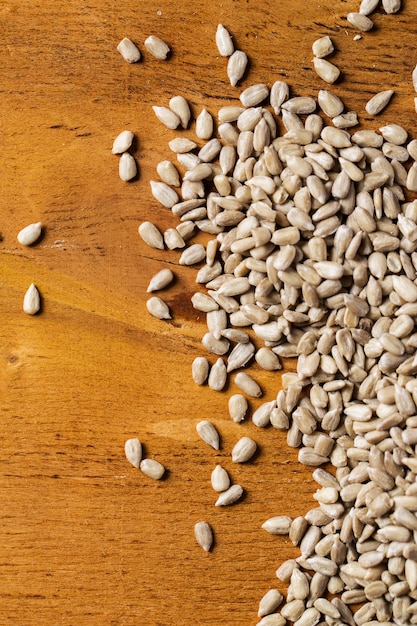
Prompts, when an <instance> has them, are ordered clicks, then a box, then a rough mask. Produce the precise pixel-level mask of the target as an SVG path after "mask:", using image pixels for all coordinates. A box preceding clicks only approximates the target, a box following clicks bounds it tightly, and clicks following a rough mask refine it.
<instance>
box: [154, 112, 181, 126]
mask: <svg viewBox="0 0 417 626" xmlns="http://www.w3.org/2000/svg"><path fill="white" fill-rule="evenodd" d="M152 109H153V112H154V113H155V115H156V117H157V118H158V120H159V121H160V122H162V124H164V126H166V127H167V128H170V129H171V130H175V129H176V128H178V126H179V125H180V124H181V120H180V118H179V116H178V115H177V114H176V113H174V111H172V110H171V109H169V108H168V107H161V106H153V107H152Z"/></svg>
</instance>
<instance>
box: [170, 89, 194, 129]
mask: <svg viewBox="0 0 417 626" xmlns="http://www.w3.org/2000/svg"><path fill="white" fill-rule="evenodd" d="M169 108H170V109H171V111H174V113H176V114H177V115H178V117H179V118H180V120H181V126H182V128H188V124H189V122H190V119H191V111H190V106H189V104H188V102H187V100H186V99H185V98H184V97H183V96H173V97H172V98H171V99H170V101H169Z"/></svg>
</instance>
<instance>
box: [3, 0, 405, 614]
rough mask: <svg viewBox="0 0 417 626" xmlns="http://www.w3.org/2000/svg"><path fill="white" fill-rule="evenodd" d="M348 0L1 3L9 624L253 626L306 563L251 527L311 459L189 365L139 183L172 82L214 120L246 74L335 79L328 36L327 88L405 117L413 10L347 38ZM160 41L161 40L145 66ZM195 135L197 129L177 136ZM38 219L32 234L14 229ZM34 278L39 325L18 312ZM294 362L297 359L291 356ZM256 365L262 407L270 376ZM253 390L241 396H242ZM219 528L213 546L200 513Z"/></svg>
mask: <svg viewBox="0 0 417 626" xmlns="http://www.w3.org/2000/svg"><path fill="white" fill-rule="evenodd" d="M358 5H359V2H353V1H351V0H349V1H343V2H336V3H335V2H334V1H333V0H322V2H320V3H316V2H303V1H302V0H293V1H291V2H290V1H288V0H287V1H286V2H281V3H275V2H268V1H267V0H258V1H257V2H248V1H244V0H223V1H222V2H209V1H208V0H206V1H204V0H193V2H191V1H190V0H182V2H175V1H174V0H160V2H144V1H142V2H133V1H132V0H120V1H119V2H113V1H110V0H91V1H90V2H88V3H83V2H77V1H76V0H65V1H64V0H33V1H32V2H18V1H17V0H4V2H3V3H2V5H1V7H0V16H1V24H2V29H1V37H0V49H1V66H2V70H1V94H0V109H1V116H0V125H1V126H0V153H1V168H0V177H1V201H0V202H1V222H0V231H1V237H2V241H1V244H0V252H1V259H2V263H1V279H0V282H1V293H0V302H1V306H0V314H1V317H0V333H1V342H0V351H1V363H2V365H1V374H0V376H1V378H0V384H1V430H0V442H1V444H0V450H1V451H0V457H1V481H0V498H1V503H2V504H1V523H0V573H1V583H0V598H1V600H0V615H1V618H0V622H1V623H2V624H14V625H18V626H25V625H28V624H37V625H39V626H41V625H42V626H51V625H55V624H59V625H60V626H66V625H70V624H71V625H72V624H74V623H77V624H79V625H81V624H88V625H93V624H94V625H100V626H101V625H122V624H123V625H124V626H130V625H132V626H133V625H137V624H147V625H148V626H158V625H162V624H174V625H177V624H178V625H179V624H181V625H182V626H191V625H193V624H199V625H200V626H213V624H225V625H227V626H234V625H237V624H255V623H256V622H257V619H258V618H257V606H258V602H259V599H260V597H261V596H262V595H263V593H264V592H265V591H266V590H267V589H269V588H271V587H273V586H276V585H277V584H278V586H279V588H280V589H282V586H281V584H280V583H278V581H277V579H276V577H275V570H276V568H277V567H278V566H279V564H280V563H281V562H282V561H283V560H285V559H287V558H290V557H295V556H297V555H298V551H297V549H296V548H294V547H293V546H292V545H291V543H290V541H289V539H288V538H278V537H273V536H271V535H268V534H267V533H266V532H265V531H263V530H261V528H260V527H261V524H262V523H263V522H264V521H265V519H267V518H268V517H271V516H273V515H277V514H288V515H291V516H297V515H300V514H303V513H305V512H306V511H307V510H308V509H309V508H311V507H312V506H313V505H314V499H313V492H314V490H315V488H316V486H315V484H314V482H313V480H312V479H311V471H310V469H308V468H303V467H302V466H300V465H299V464H298V463H297V451H296V450H292V449H289V448H288V447H287V444H286V437H285V434H283V433H280V432H278V431H276V430H274V429H272V428H268V429H265V430H260V429H257V428H256V427H255V426H254V425H253V424H252V423H251V421H250V419H249V420H247V421H246V422H245V423H244V424H240V425H236V424H234V423H233V422H232V421H231V419H230V418H229V416H228V412H227V399H228V395H230V393H231V392H232V391H233V392H235V391H236V388H235V386H234V385H233V384H232V385H230V386H229V388H228V389H227V390H226V392H224V393H216V392H214V391H210V390H209V389H208V388H206V387H202V388H199V387H197V386H196V385H195V384H194V382H193V381H192V379H191V372H190V368H191V363H192V361H193V359H194V358H195V357H196V356H201V355H205V354H206V351H205V349H204V348H203V347H202V345H201V343H200V342H201V337H202V335H203V333H204V332H205V322H204V315H202V314H199V313H198V312H197V311H195V310H194V309H193V308H192V306H191V303H190V297H191V295H192V293H193V292H194V291H195V289H196V285H195V282H194V279H195V270H194V269H193V268H186V267H183V266H179V265H178V258H179V254H178V253H177V252H169V251H157V250H153V249H151V248H149V247H147V246H146V245H145V244H144V243H143V242H142V241H141V240H140V239H139V237H138V234H137V228H138V225H139V223H140V222H142V221H144V220H151V221H154V222H155V223H156V224H158V225H159V226H160V227H161V228H163V229H165V228H168V227H170V226H175V225H176V224H177V221H176V218H174V216H172V214H171V213H170V211H169V209H164V208H162V207H160V206H158V204H157V203H156V202H155V200H154V199H153V198H152V196H151V193H150V186H149V181H150V180H151V179H154V178H155V177H156V173H155V168H156V165H157V163H158V162H159V161H161V160H163V159H166V158H171V157H172V153H170V151H169V149H168V147H167V142H168V141H169V140H170V139H172V138H173V137H174V136H175V134H176V133H175V132H174V131H169V130H167V129H165V128H164V127H163V126H162V125H161V124H160V123H158V122H157V120H156V118H155V117H154V115H153V113H152V110H151V106H152V105H161V104H162V105H166V104H167V103H168V100H169V98H170V97H171V96H173V95H178V94H180V95H183V96H184V97H185V98H186V99H187V100H188V101H189V102H190V104H191V107H192V110H193V114H194V115H197V114H198V113H199V112H200V111H201V109H202V107H203V106H204V107H206V108H207V109H208V110H209V111H210V112H212V113H213V114H215V113H216V111H217V110H218V108H219V107H220V106H223V105H225V104H230V103H234V102H236V100H237V98H238V96H239V93H240V89H241V88H243V87H246V86H249V85H250V84H252V83H255V82H266V83H268V84H269V85H270V84H272V82H273V81H274V80H277V79H282V80H286V81H288V83H289V84H290V85H291V86H292V93H293V94H294V95H311V96H316V94H317V91H318V89H321V88H325V87H326V85H325V84H324V83H323V82H322V81H320V79H318V78H317V76H316V75H315V73H314V71H313V70H312V53H311V44H312V42H313V41H314V40H315V39H316V38H318V37H319V36H321V35H325V34H328V35H330V36H331V37H332V39H333V41H334V43H335V46H336V52H335V54H334V55H333V60H334V62H335V63H336V64H337V65H338V66H339V67H340V68H341V70H342V73H343V80H341V81H340V83H338V84H337V85H335V86H334V87H333V90H334V92H335V93H336V94H338V95H339V96H341V97H342V98H343V100H344V101H345V103H346V107H347V109H348V110H356V111H357V112H358V114H359V115H360V117H361V119H362V121H363V122H364V124H365V126H366V127H369V128H378V127H380V126H381V125H383V124H384V123H387V122H398V123H400V124H403V125H404V126H405V127H406V128H407V129H411V131H412V130H413V128H414V126H415V121H416V113H415V109H414V102H413V97H414V95H415V94H414V93H413V88H412V83H411V71H412V69H413V67H414V65H415V63H416V61H417V46H416V43H415V41H414V40H413V36H414V35H413V33H414V31H415V29H416V24H417V7H416V5H415V3H413V2H411V1H410V0H408V1H404V10H403V11H402V12H401V13H400V14H398V15H385V14H384V13H383V12H382V11H381V12H378V13H377V14H376V15H375V18H374V19H375V25H376V27H375V30H374V31H373V32H371V33H368V34H364V36H363V38H362V39H361V40H360V41H354V40H353V36H354V32H353V31H352V29H351V28H349V27H348V26H347V22H346V17H345V16H346V15H347V13H348V12H349V11H352V10H357V7H358ZM219 22H221V23H223V24H224V25H225V26H227V27H228V28H229V29H230V31H231V32H232V33H233V35H234V38H235V42H236V45H237V46H238V47H239V48H241V49H243V50H244V51H246V52H247V54H248V55H249V57H250V70H249V72H248V73H247V76H246V77H245V79H244V80H243V81H242V83H241V87H240V88H234V87H231V86H230V84H229V83H228V80H227V77H226V71H225V69H226V61H225V59H224V58H221V57H220V56H219V55H218V53H217V49H216V47H215V44H214V35H215V30H216V27H217V24H218V23H219ZM150 34H157V35H159V36H161V37H162V38H163V39H165V40H166V41H167V42H168V43H169V45H170V47H171V48H172V51H173V52H172V57H171V58H170V60H169V61H167V62H162V61H158V60H156V59H154V58H152V57H151V56H150V55H149V53H147V52H146V51H145V49H144V45H143V41H144V40H145V38H146V37H147V36H148V35H150ZM125 36H128V37H130V38H132V39H133V40H134V41H136V42H137V43H138V45H139V47H140V48H141V50H142V53H143V57H142V60H141V61H140V62H139V63H138V64H136V65H129V64H128V63H126V62H125V61H124V60H123V59H122V57H121V56H120V55H119V53H118V52H117V51H116V46H117V44H118V43H119V41H120V40H121V39H122V38H123V37H125ZM386 88H393V89H395V96H394V98H393V100H392V102H391V104H390V106H389V107H388V108H387V109H386V111H385V112H384V113H383V114H381V115H380V116H379V117H378V118H377V119H371V120H367V118H368V116H367V115H366V114H365V113H364V106H365V103H366V101H367V100H368V99H369V97H371V96H372V95H373V94H375V93H376V92H378V91H380V90H381V89H386ZM125 128H128V129H131V130H132V131H133V132H134V133H135V135H136V137H137V143H136V145H135V146H134V156H135V158H136V160H137V162H138V165H139V168H140V176H139V178H138V180H136V181H133V182H131V183H123V182H122V181H121V180H120V179H119V176H118V157H116V156H114V155H112V154H111V147H112V142H113V139H114V138H115V136H116V135H117V134H118V133H119V132H120V131H121V130H123V129H125ZM185 135H187V136H191V137H192V136H193V126H192V127H191V129H190V130H189V131H186V132H185ZM36 221H42V222H43V224H44V236H43V237H42V239H41V241H40V242H39V243H38V244H36V245H35V246H33V247H30V248H25V247H23V246H21V245H19V244H18V243H17V240H16V235H17V233H18V231H19V230H20V229H21V228H23V226H26V225H27V224H29V223H31V222H36ZM166 266H169V267H172V268H173V269H174V271H175V273H176V275H177V280H176V283H175V285H174V286H173V287H172V288H171V289H170V290H168V291H167V292H166V293H165V294H164V297H166V300H167V302H168V303H169V305H170V307H171V309H172V311H173V313H174V318H173V320H172V322H161V321H159V320H156V319H154V318H152V317H151V316H150V315H149V314H148V313H147V311H146V306H145V303H146V299H147V294H146V287H147V284H148V281H149V279H150V277H151V275H152V274H154V273H155V272H156V271H158V270H159V269H161V268H162V267H166ZM31 282H34V283H35V284H36V285H37V286H38V288H39V290H40V293H41V295H42V302H43V306H42V311H41V313H40V314H39V315H37V316H35V317H30V316H27V315H25V314H24V313H23V312H22V299H23V294H24V292H25V291H26V289H27V287H28V286H29V284H30V283H31ZM287 366H288V367H292V368H294V364H287ZM252 372H253V374H254V376H256V378H257V380H259V382H260V383H261V385H262V387H263V389H264V398H263V399H262V401H264V400H271V399H273V398H274V397H275V396H276V393H277V391H278V390H279V388H280V379H281V377H280V374H277V373H266V372H262V371H261V370H260V369H259V368H258V367H257V366H253V368H252ZM260 402H261V401H260V400H257V401H253V402H251V406H252V409H254V408H256V406H258V405H259V404H260ZM200 419H209V420H211V421H212V422H213V423H214V424H215V425H216V426H217V427H218V429H219V431H220V433H221V438H222V445H221V449H220V451H219V452H215V451H214V450H212V449H211V448H209V447H208V446H206V445H205V444H204V443H203V442H202V441H201V440H200V439H199V437H198V435H197V433H196V431H195V424H196V423H197V422H198V421H199V420H200ZM242 434H246V435H250V436H252V437H253V438H255V439H256V441H257V442H258V444H259V448H260V452H259V454H258V456H257V457H256V459H255V460H254V461H253V462H251V463H249V464H247V465H243V466H237V465H234V464H232V463H231V459H230V450H231V447H232V446H233V444H234V443H235V441H236V440H237V439H238V438H239V437H240V436H241V435H242ZM134 436H138V437H139V438H140V439H141V440H142V441H143V443H144V446H145V451H146V454H147V455H149V456H150V457H152V458H155V459H157V460H160V461H161V462H162V463H164V465H165V466H166V467H167V470H168V471H167V475H166V479H165V480H162V481H160V482H156V481H153V480H151V479H149V478H147V477H146V476H144V475H143V474H142V473H141V472H138V471H137V470H135V469H134V468H133V467H131V466H129V464H128V463H127V461H126V459H125V456H124V450H123V448H124V442H125V440H126V439H127V438H128V437H134ZM216 463H222V464H223V465H224V467H226V468H227V469H228V470H229V471H230V473H231V476H232V478H233V480H234V481H235V482H240V483H241V484H242V485H244V487H245V491H246V496H245V498H244V499H243V501H242V502H241V503H240V504H238V505H236V506H233V507H230V508H227V507H225V508H216V507H214V506H213V504H214V501H215V494H214V492H213V491H212V489H211V486H210V474H211V471H212V469H213V468H214V466H215V464H216ZM199 520H207V521H209V522H210V523H211V524H212V526H213V528H214V532H215V546H214V549H213V550H212V552H211V553H209V554H207V553H205V552H203V551H202V550H201V549H200V548H199V547H198V546H197V544H196V542H195V539H194V535H193V526H194V524H195V522H197V521H199Z"/></svg>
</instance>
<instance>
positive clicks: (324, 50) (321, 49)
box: [312, 35, 334, 59]
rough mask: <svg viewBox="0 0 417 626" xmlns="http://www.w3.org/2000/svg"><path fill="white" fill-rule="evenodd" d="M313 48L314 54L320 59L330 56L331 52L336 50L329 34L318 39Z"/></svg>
mask: <svg viewBox="0 0 417 626" xmlns="http://www.w3.org/2000/svg"><path fill="white" fill-rule="evenodd" d="M312 48H313V54H314V56H315V57H317V58H318V59H323V58H324V57H327V56H329V54H331V53H332V52H333V50H334V47H333V42H332V40H331V39H330V37H328V36H327V35H326V36H325V37H320V38H319V39H316V41H315V42H314V43H313V46H312Z"/></svg>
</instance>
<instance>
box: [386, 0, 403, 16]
mask: <svg viewBox="0 0 417 626" xmlns="http://www.w3.org/2000/svg"><path fill="white" fill-rule="evenodd" d="M382 6H383V8H384V11H385V13H398V11H399V10H400V9H401V0H382Z"/></svg>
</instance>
